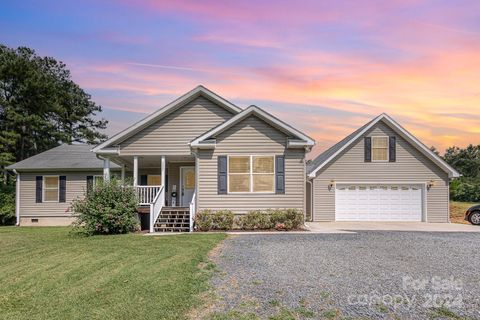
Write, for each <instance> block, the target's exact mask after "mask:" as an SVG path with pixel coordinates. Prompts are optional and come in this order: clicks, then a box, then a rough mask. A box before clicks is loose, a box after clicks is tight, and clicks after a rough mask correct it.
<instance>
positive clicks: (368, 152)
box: [364, 137, 372, 162]
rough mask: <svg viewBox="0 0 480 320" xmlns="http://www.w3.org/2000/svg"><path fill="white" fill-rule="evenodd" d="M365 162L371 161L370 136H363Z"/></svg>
mask: <svg viewBox="0 0 480 320" xmlns="http://www.w3.org/2000/svg"><path fill="white" fill-rule="evenodd" d="M364 141H365V162H372V138H371V137H365V139H364Z"/></svg>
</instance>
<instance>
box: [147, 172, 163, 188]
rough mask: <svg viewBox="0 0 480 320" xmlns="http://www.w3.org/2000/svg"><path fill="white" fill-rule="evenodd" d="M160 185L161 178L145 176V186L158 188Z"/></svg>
mask: <svg viewBox="0 0 480 320" xmlns="http://www.w3.org/2000/svg"><path fill="white" fill-rule="evenodd" d="M161 183H162V176H161V175H156V174H149V175H147V186H159V185H160V184H161Z"/></svg>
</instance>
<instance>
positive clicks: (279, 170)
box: [275, 156, 285, 194]
mask: <svg viewBox="0 0 480 320" xmlns="http://www.w3.org/2000/svg"><path fill="white" fill-rule="evenodd" d="M275 193H277V194H284V193H285V156H275Z"/></svg>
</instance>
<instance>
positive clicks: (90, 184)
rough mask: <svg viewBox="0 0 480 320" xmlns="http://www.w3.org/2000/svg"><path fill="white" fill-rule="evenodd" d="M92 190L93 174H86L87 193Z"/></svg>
mask: <svg viewBox="0 0 480 320" xmlns="http://www.w3.org/2000/svg"><path fill="white" fill-rule="evenodd" d="M92 190H93V176H87V194H88V193H90V192H92Z"/></svg>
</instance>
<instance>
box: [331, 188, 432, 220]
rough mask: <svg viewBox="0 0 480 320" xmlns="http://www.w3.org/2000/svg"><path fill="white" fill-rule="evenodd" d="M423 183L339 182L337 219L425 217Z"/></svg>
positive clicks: (336, 192)
mask: <svg viewBox="0 0 480 320" xmlns="http://www.w3.org/2000/svg"><path fill="white" fill-rule="evenodd" d="M422 198H423V197H422V186H421V185H337V186H336V189H335V219H336V220H339V221H341V220H344V221H352V220H363V221H422V207H423V201H422Z"/></svg>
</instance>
